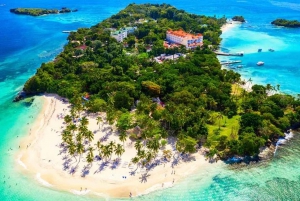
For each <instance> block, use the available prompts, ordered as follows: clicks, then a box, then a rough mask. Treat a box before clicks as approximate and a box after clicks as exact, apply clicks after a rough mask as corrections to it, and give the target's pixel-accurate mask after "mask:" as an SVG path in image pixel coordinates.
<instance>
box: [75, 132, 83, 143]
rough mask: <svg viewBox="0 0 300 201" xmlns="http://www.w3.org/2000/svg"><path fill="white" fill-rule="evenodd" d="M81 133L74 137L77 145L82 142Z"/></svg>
mask: <svg viewBox="0 0 300 201" xmlns="http://www.w3.org/2000/svg"><path fill="white" fill-rule="evenodd" d="M82 137H83V136H82V133H77V135H76V141H77V143H81V141H82Z"/></svg>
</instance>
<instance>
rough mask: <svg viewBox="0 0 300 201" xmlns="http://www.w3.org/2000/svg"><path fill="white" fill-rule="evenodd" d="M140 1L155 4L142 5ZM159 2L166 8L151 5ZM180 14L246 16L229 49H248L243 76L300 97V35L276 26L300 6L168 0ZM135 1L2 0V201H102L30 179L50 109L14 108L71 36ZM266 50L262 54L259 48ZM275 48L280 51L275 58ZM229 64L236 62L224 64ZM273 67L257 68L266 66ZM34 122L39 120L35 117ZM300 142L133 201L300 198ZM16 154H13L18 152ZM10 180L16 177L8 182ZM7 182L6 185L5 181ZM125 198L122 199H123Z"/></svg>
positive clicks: (228, 37)
mask: <svg viewBox="0 0 300 201" xmlns="http://www.w3.org/2000/svg"><path fill="white" fill-rule="evenodd" d="M135 2H136V3H141V2H143V3H144V2H147V1H141V0H137V1H135ZM149 2H151V3H161V1H158V0H151V1H149ZM165 2H166V3H170V4H172V5H174V6H176V7H177V8H179V9H185V10H187V11H189V12H192V13H196V14H205V15H210V16H213V15H216V16H217V17H222V16H223V15H225V16H228V17H232V16H234V15H241V14H242V15H243V16H245V18H246V20H247V23H246V24H244V25H241V26H238V27H235V28H233V29H231V30H229V31H228V32H226V33H224V34H223V35H222V38H223V41H222V47H223V48H224V50H227V51H231V52H239V51H244V52H245V56H244V57H243V58H232V59H242V63H243V65H245V66H244V67H243V68H242V69H240V70H239V72H240V73H241V74H242V75H243V77H244V78H245V79H249V78H251V79H252V80H253V82H254V83H260V84H262V83H264V84H266V83H270V84H273V85H277V84H279V85H280V86H281V87H280V88H281V90H282V91H283V92H286V93H292V94H299V93H300V87H299V84H300V82H299V80H298V75H299V71H300V70H299V69H300V68H299V67H300V59H299V58H298V57H299V56H298V55H300V46H299V45H298V44H299V42H298V41H299V40H300V29H285V28H275V27H273V26H271V25H270V24H269V22H270V21H272V20H273V19H275V18H277V17H282V18H288V19H297V20H300V12H299V11H300V4H299V3H298V2H297V0H285V1H269V0H252V1H236V0H227V1H220V0H202V1H191V0H186V1H179V0H173V1H171V0H166V1H165ZM128 3H131V1H126V0H125V1H119V0H113V1H99V0H98V1H96V0H85V1H83V0H78V1H71V0H65V1H63V2H62V1H58V0H53V1H45V0H28V1H17V0H10V1H8V0H1V1H0V5H1V4H6V5H5V6H0V16H1V18H0V89H1V90H0V109H1V110H0V111H1V115H0V125H1V126H0V133H1V135H0V151H1V153H2V154H1V157H0V170H1V171H0V179H1V180H0V200H4V201H6V200H13V201H15V200H26V201H27V200H28V201H29V200H30V201H31V200H49V201H50V200H75V199H76V200H96V199H97V200H99V199H100V200H102V199H104V198H101V197H97V196H93V197H92V196H76V195H73V194H71V193H68V192H59V191H56V190H55V189H52V188H47V187H44V186H42V185H41V184H40V183H39V182H38V181H37V180H35V179H34V176H33V175H24V174H22V173H21V172H20V171H19V169H20V167H19V165H17V162H16V157H15V154H16V150H17V149H18V145H19V142H20V138H21V137H24V136H25V135H26V134H27V131H28V129H29V128H30V123H31V122H32V121H33V120H34V118H37V114H38V112H39V111H40V108H41V105H42V103H41V102H39V100H38V99H37V100H35V102H34V104H33V105H35V106H30V107H28V106H26V105H25V104H23V103H14V104H13V103H12V102H11V101H12V99H13V97H14V95H15V94H16V93H17V92H18V91H19V90H20V89H21V88H22V85H23V84H24V82H25V81H26V80H27V79H28V78H29V77H30V76H31V75H33V74H34V73H35V71H36V69H37V68H38V67H39V66H40V64H41V63H42V62H47V61H50V60H52V59H54V57H55V55H57V54H58V53H59V52H61V51H62V49H63V46H64V45H65V44H66V42H67V41H66V38H67V35H66V34H63V33H62V32H61V31H63V30H74V29H77V28H79V27H90V26H92V25H94V24H96V23H98V22H100V21H101V20H103V19H105V18H107V17H109V16H111V15H112V14H114V13H116V12H118V11H119V10H121V9H122V8H124V7H125V6H126V5H127V4H128ZM65 6H66V7H70V8H74V9H75V8H77V9H78V10H79V11H78V12H76V13H71V14H65V15H49V16H41V17H37V18H34V17H30V16H19V15H13V14H11V13H9V11H8V10H9V8H14V7H46V8H60V7H65ZM259 48H262V49H263V51H262V52H261V53H258V52H257V49H259ZM269 48H272V49H274V50H275V52H268V51H267V50H268V49H269ZM221 59H223V60H225V59H228V58H221ZM260 60H262V61H264V62H265V65H264V66H262V67H257V66H256V63H257V62H258V61H260ZM29 116H33V117H34V118H29ZM299 145H300V137H299V136H297V135H296V137H295V138H294V139H293V140H292V141H290V142H289V143H288V144H287V145H285V146H283V147H281V148H279V150H278V152H277V154H276V157H275V158H274V159H272V161H271V162H270V163H266V164H263V163H261V164H259V165H256V166H248V167H246V168H239V169H233V168H231V167H229V166H224V167H222V168H214V169H209V170H205V171H199V173H197V174H195V175H193V176H191V177H188V178H186V179H185V180H184V181H182V182H180V183H179V184H177V185H175V186H174V187H173V188H170V189H166V190H163V191H158V192H154V193H151V194H149V195H145V196H141V197H138V198H134V199H133V200H166V201H168V200H192V201H194V200H300V197H299V195H300V190H299V189H300V188H299V187H300V186H299V184H300V170H299V168H298V167H299V165H300V159H299V158H298V156H299V154H300V148H299ZM11 149H12V150H11ZM8 178H9V179H8ZM4 181H5V183H4ZM115 200H119V199H115Z"/></svg>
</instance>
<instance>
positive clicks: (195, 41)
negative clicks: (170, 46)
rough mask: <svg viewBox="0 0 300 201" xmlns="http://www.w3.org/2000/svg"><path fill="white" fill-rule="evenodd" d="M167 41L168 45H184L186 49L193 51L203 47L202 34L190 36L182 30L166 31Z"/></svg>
mask: <svg viewBox="0 0 300 201" xmlns="http://www.w3.org/2000/svg"><path fill="white" fill-rule="evenodd" d="M167 41H168V42H169V43H175V44H180V45H184V46H185V47H186V48H187V49H193V48H196V47H198V46H200V47H201V46H202V45H203V36H202V34H196V35H194V34H190V33H187V32H185V31H183V30H178V31H173V30H168V31H167Z"/></svg>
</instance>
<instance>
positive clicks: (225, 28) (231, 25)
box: [221, 21, 241, 33]
mask: <svg viewBox="0 0 300 201" xmlns="http://www.w3.org/2000/svg"><path fill="white" fill-rule="evenodd" d="M240 24H241V22H236V21H230V22H227V23H226V24H224V25H223V26H222V27H221V31H222V33H224V32H226V31H228V30H230V29H232V28H234V27H236V26H237V25H240Z"/></svg>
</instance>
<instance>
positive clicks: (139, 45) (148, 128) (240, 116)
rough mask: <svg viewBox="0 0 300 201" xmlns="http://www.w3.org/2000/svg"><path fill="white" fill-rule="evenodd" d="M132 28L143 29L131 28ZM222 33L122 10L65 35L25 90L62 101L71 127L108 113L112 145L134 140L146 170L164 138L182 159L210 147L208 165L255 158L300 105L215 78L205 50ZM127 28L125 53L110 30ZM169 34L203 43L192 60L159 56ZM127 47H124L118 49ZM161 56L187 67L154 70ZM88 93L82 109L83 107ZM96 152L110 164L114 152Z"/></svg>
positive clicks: (181, 18)
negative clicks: (114, 134)
mask: <svg viewBox="0 0 300 201" xmlns="http://www.w3.org/2000/svg"><path fill="white" fill-rule="evenodd" d="M139 19H145V21H147V22H144V23H138V22H139V21H140V20H139ZM224 23H226V19H225V18H222V19H217V18H214V17H206V16H201V15H194V14H189V13H186V12H185V11H183V10H177V9H176V8H174V7H172V6H170V5H166V4H162V5H156V4H155V5H153V4H143V5H136V4H130V5H129V6H128V7H127V8H126V9H124V10H122V11H120V12H119V13H118V14H116V15H113V16H112V17H111V18H109V19H107V20H104V21H103V22H101V23H100V24H98V25H96V26H93V27H91V28H90V29H87V28H82V29H79V30H78V31H77V32H74V33H73V32H72V33H71V34H70V35H69V37H68V39H69V43H68V44H67V45H66V46H65V48H64V51H63V52H62V53H60V54H59V55H58V56H57V57H56V59H55V60H54V61H53V62H49V63H44V64H42V66H41V67H40V68H39V69H38V70H37V73H36V74H35V75H34V76H33V77H31V78H30V79H29V80H28V81H27V82H26V84H25V86H24V90H25V91H26V92H27V93H32V94H35V93H43V92H50V93H57V94H59V95H61V96H63V97H67V98H69V99H70V100H71V103H72V104H73V108H74V109H73V110H75V111H73V114H72V115H71V116H73V117H74V115H75V114H77V113H79V114H80V111H82V110H83V108H82V107H83V106H84V109H85V110H87V111H89V112H97V111H106V114H107V118H106V120H107V121H108V122H109V123H110V124H113V123H115V122H116V126H117V128H118V130H119V133H120V136H119V137H120V140H121V141H122V142H124V141H125V140H126V139H127V138H128V137H130V138H131V139H132V140H135V145H134V146H135V147H136V149H137V156H136V157H134V158H133V162H135V163H138V162H139V161H141V162H143V163H147V162H149V161H151V160H152V159H153V158H154V157H155V155H156V153H157V151H158V150H159V149H160V148H161V147H163V146H164V145H165V144H166V138H167V137H168V136H176V137H177V139H178V140H177V144H176V148H177V149H178V150H179V151H180V152H185V153H192V152H194V151H195V150H196V148H197V144H198V145H204V146H206V147H209V148H210V150H211V153H210V154H209V155H210V156H213V155H214V154H215V153H216V154H218V155H219V157H221V158H227V157H230V156H233V155H236V154H238V155H255V154H257V153H258V148H259V147H260V146H263V145H268V144H269V143H270V142H271V141H275V140H276V139H278V137H279V136H281V135H282V134H283V131H284V130H285V129H287V128H288V127H289V125H291V124H293V123H296V122H299V120H300V101H299V99H295V98H294V97H292V96H289V95H282V94H276V95H272V96H267V93H269V92H272V91H275V90H279V89H278V88H274V87H272V86H271V85H267V86H261V85H254V86H253V87H252V90H253V91H252V92H250V93H247V92H246V91H245V90H243V89H241V88H239V87H238V85H236V84H235V85H233V84H234V83H238V82H239V81H240V75H239V74H237V73H235V72H233V71H231V70H230V71H228V70H224V69H221V66H220V63H219V61H218V59H217V58H216V55H215V54H214V53H213V52H212V51H211V50H210V49H209V48H208V47H210V45H212V46H217V45H218V44H219V43H220V40H221V39H220V37H219V36H220V34H221V31H220V27H221V26H222V25H223V24H224ZM133 25H136V26H137V30H136V31H135V33H134V34H132V35H131V36H130V35H129V37H127V38H126V39H125V40H124V42H123V43H119V42H117V41H116V40H115V39H114V38H112V37H111V36H110V31H111V28H117V29H119V28H122V27H126V26H133ZM203 25H206V26H203ZM168 29H184V30H186V31H189V32H192V33H202V34H203V35H204V45H203V47H202V48H201V49H200V48H199V47H198V48H197V49H196V50H194V51H187V50H186V49H185V48H182V47H181V48H173V49H165V48H164V47H163V40H164V39H165V37H166V31H167V30H168ZM128 40H130V41H131V42H130V43H132V45H125V44H129V41H128ZM149 47H151V51H146V49H149ZM128 53H129V54H128ZM162 53H167V54H168V53H172V54H173V53H185V54H186V58H183V57H180V58H179V59H177V60H175V61H174V60H168V61H165V62H164V63H162V64H158V63H156V62H154V60H153V57H154V56H157V55H160V54H162ZM146 55H147V56H146ZM233 86H234V87H233ZM87 93H88V94H89V101H87V102H86V103H85V104H84V105H82V101H83V100H82V99H81V97H82V96H85V95H86V94H87ZM157 97H159V99H160V100H161V102H160V101H159V99H157ZM133 108H135V109H136V110H134V111H133V110H132V109H133ZM76 111H79V112H76ZM97 121H98V122H101V121H102V118H97ZM70 124H71V123H70ZM70 126H71V125H70ZM73 127H74V126H73ZM132 130H135V131H134V132H133V131H132ZM129 131H130V132H129ZM128 132H129V133H128ZM69 135H70V134H69ZM71 136H73V137H72V139H73V138H74V139H75V138H76V137H75V136H74V135H71ZM67 139H70V137H68V138H67ZM74 139H73V140H71V141H70V140H69V141H70V142H74ZM72 146H73V145H72V143H71V144H70V143H69V147H72ZM99 146H100V145H99ZM101 149H103V150H105V152H106V153H108V154H106V155H105V157H108V156H109V153H111V151H112V150H113V149H114V146H110V147H106V148H104V147H102V148H101ZM109 150H110V151H109ZM69 151H70V148H69ZM75 152H76V151H75ZM76 153H77V154H78V155H80V153H81V152H80V150H78V151H77V152H76ZM119 153H121V151H119ZM165 153H166V157H167V156H168V157H169V155H168V153H169V152H168V151H165Z"/></svg>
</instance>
